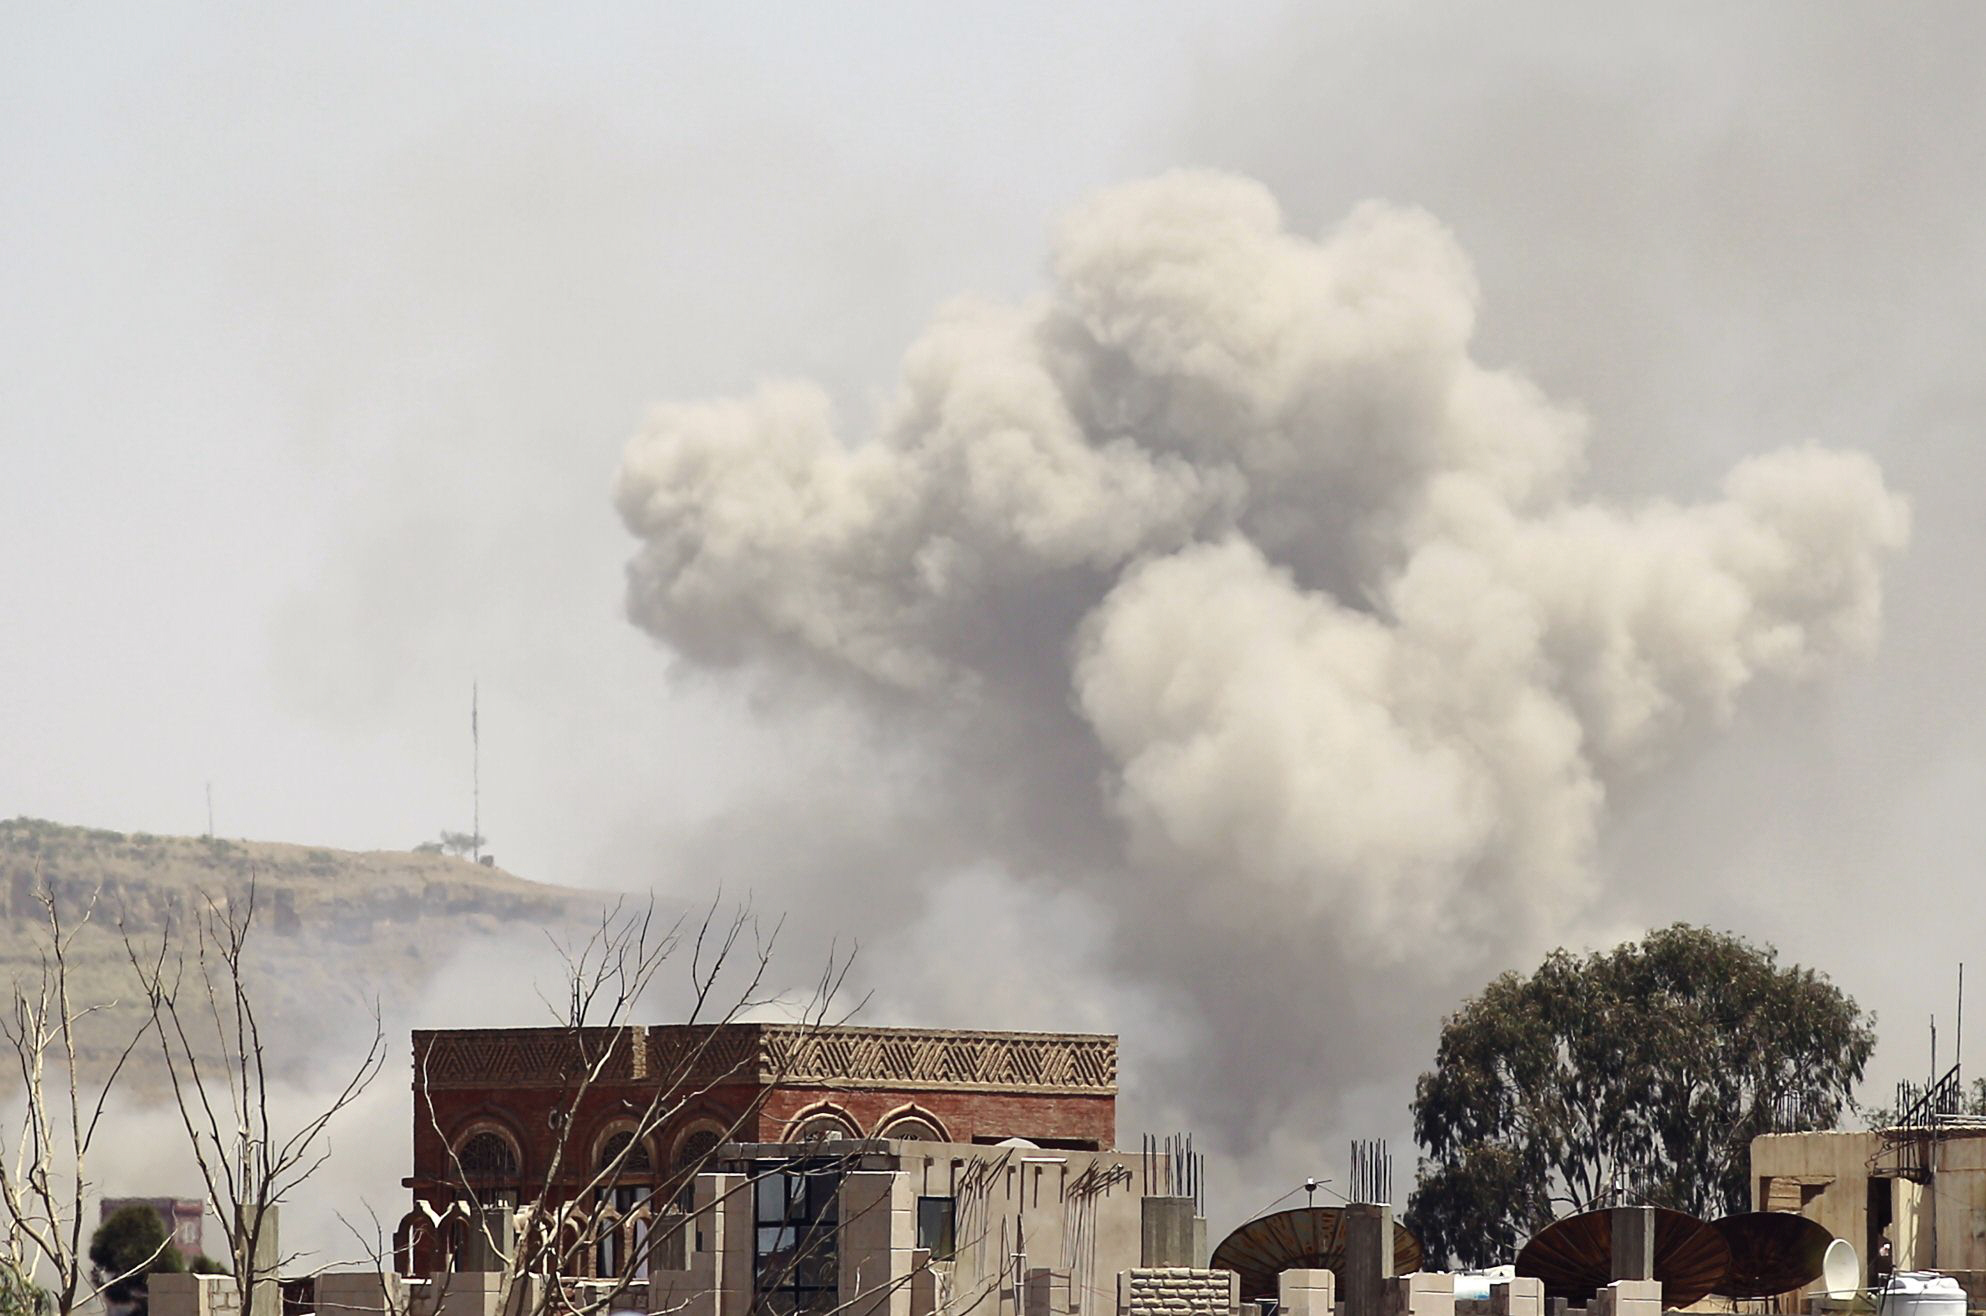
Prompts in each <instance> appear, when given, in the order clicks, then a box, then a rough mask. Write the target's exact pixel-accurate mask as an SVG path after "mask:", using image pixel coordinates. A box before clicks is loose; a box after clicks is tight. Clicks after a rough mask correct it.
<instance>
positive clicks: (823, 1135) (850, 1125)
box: [786, 1102, 861, 1142]
mask: <svg viewBox="0 0 1986 1316" xmlns="http://www.w3.org/2000/svg"><path fill="white" fill-rule="evenodd" d="M860 1136H861V1130H859V1129H858V1128H857V1127H856V1124H855V1121H854V1120H852V1119H850V1118H849V1116H848V1112H846V1111H844V1110H842V1109H841V1108H840V1107H838V1106H831V1105H828V1104H827V1103H825V1102H823V1103H822V1104H820V1105H818V1106H813V1107H810V1108H809V1109H807V1110H804V1111H802V1112H800V1114H799V1115H797V1116H795V1117H794V1119H793V1121H792V1123H790V1124H788V1125H787V1126H786V1141H787V1142H835V1141H838V1140H840V1139H842V1138H856V1137H860Z"/></svg>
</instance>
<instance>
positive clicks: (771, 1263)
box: [752, 1160, 842, 1316]
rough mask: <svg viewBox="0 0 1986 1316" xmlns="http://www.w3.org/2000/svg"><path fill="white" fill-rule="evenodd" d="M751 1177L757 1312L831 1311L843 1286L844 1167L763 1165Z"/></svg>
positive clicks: (769, 1315)
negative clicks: (752, 1185)
mask: <svg viewBox="0 0 1986 1316" xmlns="http://www.w3.org/2000/svg"><path fill="white" fill-rule="evenodd" d="M752 1173H753V1176H754V1178H755V1179H756V1181H757V1182H756V1183H755V1184H754V1192H753V1203H754V1206H753V1214H754V1223H755V1225H756V1228H755V1230H754V1231H753V1232H754V1236H753V1244H752V1310H753V1312H754V1313H755V1314H756V1316H791V1313H794V1312H810V1311H812V1312H826V1311H830V1310H832V1309H833V1308H834V1307H835V1305H836V1303H837V1300H838V1299H837V1290H838V1289H839V1287H840V1281H841V1253H840V1247H839V1237H838V1235H839V1233H840V1224H841V1216H840V1197H841V1176H842V1163H841V1162H840V1161H838V1160H833V1161H788V1162H761V1163H759V1164H757V1165H755V1166H753V1167H752Z"/></svg>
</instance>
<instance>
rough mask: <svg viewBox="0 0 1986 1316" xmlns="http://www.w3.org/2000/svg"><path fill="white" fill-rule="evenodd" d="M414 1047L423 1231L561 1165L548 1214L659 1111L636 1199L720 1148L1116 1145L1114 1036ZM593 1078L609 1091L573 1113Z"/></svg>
mask: <svg viewBox="0 0 1986 1316" xmlns="http://www.w3.org/2000/svg"><path fill="white" fill-rule="evenodd" d="M413 1045H414V1128H413V1135H414V1163H413V1174H412V1175H411V1176H410V1177H409V1178H408V1179H407V1180H406V1185H407V1186H408V1187H409V1188H411V1189H412V1190H413V1195H414V1199H415V1216H414V1217H410V1220H414V1223H415V1224H418V1220H417V1219H415V1217H418V1216H421V1215H425V1216H426V1217H427V1218H428V1219H429V1220H436V1219H438V1218H439V1217H440V1216H441V1215H442V1214H443V1213H444V1211H445V1209H446V1207H447V1206H448V1204H449V1203H450V1202H451V1201H454V1200H457V1199H459V1198H460V1197H462V1196H463V1194H462V1193H461V1192H460V1182H461V1179H462V1177H463V1176H464V1175H466V1176H468V1177H470V1178H471V1179H472V1180H473V1182H474V1184H475V1187H476V1190H477V1196H478V1197H480V1198H481V1199H483V1200H485V1201H488V1200H492V1199H496V1198H503V1199H507V1200H510V1201H512V1202H516V1201H518V1200H520V1194H521V1195H522V1196H524V1197H529V1198H535V1197H536V1196H537V1194H538V1191H539V1188H540V1187H541V1186H542V1185H543V1184H544V1183H545V1180H546V1172H547V1168H548V1167H549V1166H550V1164H551V1162H552V1158H553V1156H554V1154H555V1153H556V1154H557V1155H558V1156H559V1159H560V1162H561V1170H560V1172H559V1173H558V1174H556V1175H554V1176H552V1185H553V1186H552V1192H551V1194H550V1197H551V1199H552V1202H553V1203H554V1204H555V1203H557V1202H558V1201H560V1200H564V1199H565V1198H566V1197H567V1196H568V1195H570V1194H572V1193H576V1192H578V1191H580V1190H581V1189H582V1188H583V1186H584V1185H585V1184H586V1183H587V1182H588V1181H589V1179H591V1178H592V1176H593V1174H594V1173H595V1168H596V1167H597V1166H598V1165H599V1164H600V1163H601V1159H602V1158H603V1157H604V1156H607V1155H609V1154H611V1153H612V1151H613V1150H614V1149H615V1148H617V1147H618V1146H624V1145H625V1144H626V1142H627V1140H628V1138H629V1136H630V1134H631V1132H632V1130H633V1129H634V1127H635V1125H636V1124H637V1122H638V1120H639V1118H640V1114H641V1112H642V1111H644V1110H647V1109H649V1108H650V1106H651V1104H652V1103H654V1102H655V1100H656V1098H657V1095H658V1094H662V1095H663V1097H664V1105H665V1106H666V1107H667V1108H668V1110H669V1116H668V1118H667V1119H666V1120H665V1121H663V1122H662V1124H661V1125H660V1126H659V1127H657V1128H655V1129H653V1131H652V1134H651V1136H649V1137H648V1138H647V1139H646V1140H645V1142H644V1145H642V1146H640V1147H638V1148H634V1149H632V1151H631V1153H630V1154H629V1157H628V1160H627V1171H628V1172H627V1173H625V1174H622V1175H620V1176H618V1187H619V1189H620V1190H621V1191H624V1192H627V1193H629V1194H630V1195H639V1194H636V1193H634V1190H635V1189H638V1188H642V1187H644V1186H646V1187H648V1188H650V1189H653V1188H661V1187H665V1186H667V1185H668V1183H669V1181H670V1179H671V1176H672V1175H674V1174H677V1173H679V1172H680V1171H683V1170H688V1169H690V1168H691V1167H694V1166H697V1165H698V1164H700V1163H702V1162H703V1161H705V1160H707V1159H708V1157H709V1155H710V1153H711V1152H712V1150H713V1149H714V1148H716V1147H717V1146H718V1145H720V1144H724V1143H754V1144H785V1143H792V1144H800V1143H811V1142H816V1141H821V1140H855V1139H873V1138H880V1139H894V1140H909V1141H919V1142H934V1143H961V1144H976V1145H981V1146H984V1145H990V1144H995V1143H999V1142H1003V1141H1006V1140H1008V1139H1013V1138H1021V1139H1024V1140H1026V1141H1027V1142H1029V1143H1032V1144H1033V1145H1034V1146H1036V1147H1038V1148H1047V1149H1058V1150H1067V1151H1098V1150H1108V1149H1109V1148H1110V1147H1111V1146H1112V1143H1113V1141H1114V1138H1115V1135H1116V1107H1117V1039H1116V1038H1114V1037H1110V1036H1106V1035H1098V1034H1069V1033H996V1032H956V1031H947V1030H935V1029H908V1028H851V1027H834V1028H813V1027H801V1026H796V1025H788V1024H755V1023H735V1024H721V1025H660V1026H655V1027H649V1028H633V1027H630V1028H618V1029H593V1030H586V1031H584V1032H582V1033H577V1034H576V1033H574V1032H573V1031H572V1030H569V1029H563V1028H505V1029H450V1030H439V1031H418V1032H416V1033H415V1034H414V1037H413ZM589 1061H591V1062H594V1063H596V1065H597V1067H598V1070H599V1073H600V1077H599V1079H598V1080H597V1081H595V1082H593V1083H592V1084H591V1085H590V1087H589V1088H588V1090H587V1091H586V1092H585V1093H584V1095H583V1096H580V1097H576V1096H575V1093H576V1084H575V1079H574V1076H575V1075H576V1074H577V1073H579V1072H580V1071H581V1070H582V1069H584V1068H586V1066H587V1064H588V1062H589ZM568 1118H570V1120H571V1125H572V1127H571V1128H570V1130H569V1131H567V1130H566V1129H565V1123H566V1121H567V1119H568ZM617 1139H618V1140H619V1141H618V1142H617V1141H616V1140H617ZM561 1148H562V1149H563V1150H562V1151H561V1150H560V1149H561ZM458 1167H459V1169H458ZM423 1260H424V1259H423V1258H414V1257H411V1256H410V1257H409V1260H408V1264H409V1265H410V1266H416V1267H418V1266H419V1265H421V1263H422V1261H423Z"/></svg>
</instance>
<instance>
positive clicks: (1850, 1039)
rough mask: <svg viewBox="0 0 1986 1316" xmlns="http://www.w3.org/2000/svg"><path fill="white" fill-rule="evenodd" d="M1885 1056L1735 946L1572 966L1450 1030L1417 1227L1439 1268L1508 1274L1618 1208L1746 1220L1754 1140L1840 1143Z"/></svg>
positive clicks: (1792, 981) (1682, 931)
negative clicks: (1803, 1138) (1804, 1138)
mask: <svg viewBox="0 0 1986 1316" xmlns="http://www.w3.org/2000/svg"><path fill="white" fill-rule="evenodd" d="M1874 1049H1875V1032H1874V1029H1873V1020H1872V1019H1871V1018H1870V1017H1869V1016H1867V1015H1865V1014H1864V1013H1863V1012H1862V1011H1861V1009H1860V1008H1859V1007H1857V1006H1856V1004H1855V1002H1854V1001H1853V1000H1852V999H1850V998H1849V997H1848V996H1846V995H1844V994H1843V993H1842V992H1841V991H1840V989H1838V988H1836V987H1835V986H1834V985H1833V984H1832V983H1830V982H1829V981H1828V980H1827V979H1826V977H1824V976H1823V975H1821V974H1818V973H1816V972H1814V971H1813V970H1811V969H1803V968H1801V967H1799V966H1797V965H1795V966H1792V967H1790V968H1781V967H1780V966H1779V964H1778V955H1777V952H1775V951H1774V950H1773V949H1772V948H1770V947H1764V948H1761V947H1758V946H1754V945H1752V944H1751V943H1749V942H1747V941H1744V940H1742V939H1741V938H1738V937H1734V936H1730V935H1728V934H1725V933H1719V932H1713V931H1710V930H1709V929H1707V928H1696V927H1690V926H1688V925H1685V924H1680V923H1679V924H1676V925H1675V926H1673V927H1668V928H1663V929H1661V930H1659V931H1655V932H1651V933H1649V934H1648V935H1647V936H1646V937H1644V938H1643V939H1642V940H1641V941H1639V942H1628V943H1625V944H1623V945H1620V946H1617V947H1615V948H1614V949H1613V950H1611V951H1606V952H1599V953H1595V954H1591V955H1587V956H1585V957H1583V958H1582V957H1580V956H1576V955H1573V954H1571V953H1569V952H1567V951H1565V950H1557V951H1554V952H1552V953H1551V954H1550V955H1549V956H1547V957H1546V959H1545V962H1544V963H1543V964H1541V965H1540V966H1539V967H1538V970H1537V972H1535V973H1533V974H1532V975H1531V976H1530V977H1528V978H1523V977H1519V976H1518V975H1516V974H1515V973H1506V974H1504V975H1503V976H1501V977H1499V978H1497V979H1496V980H1495V981H1493V982H1491V983H1490V984H1489V985H1488V986H1486V987H1485V988H1483V990H1482V992H1481V994H1480V995H1478V996H1476V997H1473V998H1471V999H1470V1000H1468V1001H1465V1002H1464V1003H1463V1005H1462V1008H1461V1009H1460V1010H1459V1011H1457V1012H1456V1013H1455V1014H1454V1015H1451V1016H1450V1017H1449V1018H1448V1019H1446V1020H1445V1021H1444V1022H1443V1024H1442V1029H1441V1041H1440V1044H1439V1048H1438V1050H1437V1052H1436V1056H1435V1067H1434V1068H1433V1069H1432V1070H1431V1071H1429V1072H1427V1073H1425V1074H1422V1075H1421V1077H1420V1081H1419V1082H1418V1083H1417V1084H1416V1085H1415V1092H1414V1105H1413V1113H1414V1137H1415V1140H1416V1141H1417V1142H1418V1143H1419V1144H1420V1147H1421V1152H1422V1156H1421V1161H1420V1169H1419V1175H1418V1182H1417V1183H1416V1185H1415V1188H1414V1192H1413V1196H1412V1198H1411V1199H1410V1201H1409V1203H1408V1208H1407V1220H1408V1223H1409V1224H1410V1225H1411V1226H1412V1227H1413V1228H1414V1230H1415V1232H1416V1233H1417V1234H1418V1235H1419V1236H1420V1238H1421V1240H1422V1242H1423V1243H1424V1244H1425V1245H1426V1246H1427V1249H1428V1251H1429V1253H1430V1254H1431V1255H1432V1256H1435V1257H1443V1256H1448V1257H1454V1258H1457V1259H1459V1260H1460V1261H1462V1262H1463V1263H1465V1264H1469V1265H1489V1264H1494V1263H1495V1262H1499V1261H1507V1260H1509V1259H1510V1257H1511V1256H1513V1255H1514V1254H1515V1252H1516V1251H1517V1249H1518V1247H1519V1246H1521V1245H1522V1243H1523V1241H1524V1240H1525V1239H1526V1238H1527V1237H1529V1236H1530V1234H1532V1233H1533V1232H1535V1231H1536V1229H1537V1228H1538V1227H1540V1226H1542V1225H1544V1224H1545V1223H1547V1222H1549V1221H1550V1220H1551V1219H1552V1218H1553V1217H1554V1216H1556V1215H1560V1214H1564V1213H1567V1212H1571V1211H1580V1210H1586V1209H1589V1208H1591V1207H1594V1206H1597V1205H1601V1204H1603V1203H1604V1202H1606V1201H1609V1200H1612V1199H1613V1198H1615V1197H1616V1196H1620V1197H1625V1198H1631V1199H1632V1200H1638V1201H1648V1202H1653V1203H1655V1204H1657V1205H1661V1206H1671V1207H1674V1208H1676V1209H1678V1210H1683V1211H1689V1212H1692V1213H1695V1214H1698V1215H1719V1214H1723V1213H1725V1212H1727V1211H1734V1210H1744V1209H1745V1208H1746V1205H1747V1203H1748V1201H1749V1191H1750V1190H1749V1186H1748V1174H1749V1161H1750V1148H1751V1140H1752V1139H1753V1138H1754V1137H1755V1136H1757V1135H1758V1134H1761V1133H1767V1132H1773V1131H1789V1130H1794V1129H1817V1128H1832V1127H1834V1126H1835V1124H1836V1123H1837V1122H1838V1121H1839V1119H1840V1117H1841V1113H1842V1111H1843V1109H1844V1107H1846V1106H1848V1105H1850V1104H1851V1099H1850V1091H1851V1089H1852V1087H1853V1085H1854V1083H1855V1082H1856V1080H1858V1079H1860V1078H1861V1077H1862V1072H1863V1069H1864V1067H1865V1066H1866V1065H1867V1063H1868V1059H1869V1055H1870V1053H1871V1052H1872V1051H1873V1050H1874Z"/></svg>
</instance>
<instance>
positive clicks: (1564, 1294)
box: [1517, 1206, 1731, 1309]
mask: <svg viewBox="0 0 1986 1316" xmlns="http://www.w3.org/2000/svg"><path fill="white" fill-rule="evenodd" d="M1649 1209H1651V1210H1653V1211H1654V1212H1655V1278H1656V1279H1657V1280H1659V1281H1661V1284H1662V1305H1663V1307H1665V1308H1670V1309H1673V1308H1677V1307H1687V1306H1689V1305H1690V1304H1691V1303H1695V1302H1700V1301H1702V1300H1703V1299H1704V1298H1705V1297H1707V1296H1708V1295H1709V1294H1710V1293H1711V1292H1712V1291H1713V1290H1714V1289H1715V1288H1716V1287H1717V1286H1718V1285H1719V1284H1720V1283H1722V1282H1723V1280H1724V1276H1725V1274H1726V1273H1727V1272H1729V1270H1730V1269H1731V1249H1730V1247H1729V1246H1727V1245H1726V1244H1725V1242H1724V1239H1723V1237H1722V1236H1721V1235H1719V1234H1718V1232H1717V1231H1716V1230H1715V1229H1712V1228H1711V1227H1710V1226H1709V1225H1707V1224H1705V1223H1704V1222H1703V1221H1701V1220H1698V1219H1697V1218H1696V1217H1695V1216H1693V1215H1684V1214H1683V1213H1682V1212H1681V1211H1671V1210H1668V1209H1666V1208H1664V1207H1659V1206H1658V1207H1651V1208H1649ZM1517 1273H1518V1274H1520V1275H1527V1276H1530V1277H1532V1278H1535V1279H1541V1280H1543V1281H1544V1282H1545V1296H1546V1297H1548V1298H1564V1299H1566V1300H1567V1301H1568V1302H1576V1303H1579V1304H1581V1305H1584V1303H1585V1302H1586V1300H1587V1299H1588V1298H1591V1297H1592V1296H1593V1294H1594V1293H1595V1292H1597V1291H1598V1290H1600V1289H1604V1288H1605V1287H1607V1285H1608V1284H1610V1283H1612V1282H1613V1278H1614V1213H1613V1212H1612V1211H1611V1210H1609V1209H1606V1208H1602V1209H1601V1210H1598V1211H1588V1212H1586V1213H1584V1214H1583V1215H1575V1216H1567V1217H1566V1218H1565V1219H1563V1220H1555V1221H1553V1222H1552V1223H1551V1224H1549V1225H1546V1226H1545V1227H1544V1228H1543V1229H1540V1230H1539V1231H1538V1232H1537V1233H1535V1234H1533V1235H1532V1236H1531V1241H1530V1242H1528V1243H1526V1244H1525V1245H1524V1250H1523V1251H1521V1252H1519V1253H1518V1254H1517Z"/></svg>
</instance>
